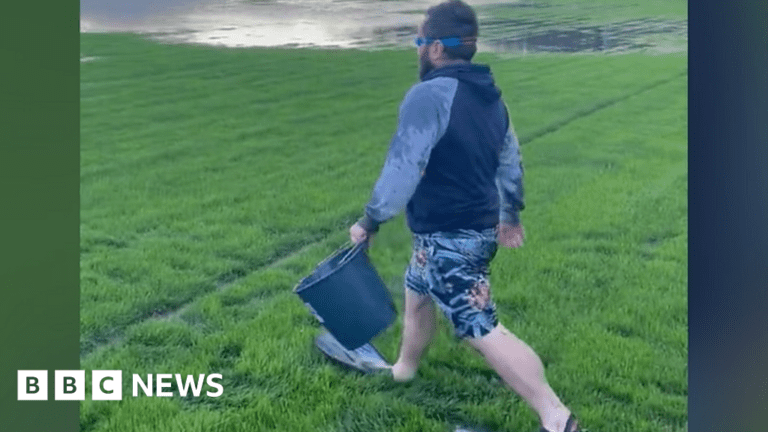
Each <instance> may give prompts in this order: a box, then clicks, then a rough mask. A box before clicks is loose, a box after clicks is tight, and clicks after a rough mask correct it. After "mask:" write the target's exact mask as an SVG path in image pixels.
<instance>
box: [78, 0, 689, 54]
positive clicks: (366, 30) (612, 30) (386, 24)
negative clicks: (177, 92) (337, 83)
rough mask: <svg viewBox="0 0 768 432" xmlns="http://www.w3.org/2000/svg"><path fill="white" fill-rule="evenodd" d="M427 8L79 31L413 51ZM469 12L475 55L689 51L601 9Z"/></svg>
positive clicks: (197, 14) (274, 14) (315, 11)
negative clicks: (474, 15) (475, 22)
mask: <svg viewBox="0 0 768 432" xmlns="http://www.w3.org/2000/svg"><path fill="white" fill-rule="evenodd" d="M431 4H432V3H431V2H428V1H426V0H401V1H373V2H372V1H369V0H349V1H332V0H328V1H326V0H307V1H301V0H270V1H247V0H246V1H241V0H230V1H226V2H224V3H220V2H216V3H209V4H198V5H197V6H196V7H195V8H194V9H192V10H187V11H186V12H184V13H176V14H174V15H169V14H166V15H162V16H153V17H148V18H145V19H142V20H141V22H140V23H138V22H136V21H134V22H133V24H128V23H127V22H125V23H123V24H122V25H120V26H118V25H115V24H114V23H113V24H111V25H104V24H99V23H97V22H96V21H94V20H92V19H91V18H89V17H88V16H87V11H84V15H83V22H81V28H82V31H84V32H89V31H93V32H106V31H129V32H134V33H141V34H146V35H149V36H150V37H152V38H154V39H156V40H160V41H163V42H168V43H191V44H203V45H214V46H224V47H232V48H238V47H257V46H259V47H270V46H271V47H289V48H291V47H295V48H300V47H318V48H356V49H381V48H405V47H413V37H414V36H415V34H416V31H417V26H418V24H419V22H420V21H421V20H422V19H423V14H424V11H426V9H427V7H429V6H430V5H431ZM473 6H475V7H476V9H477V12H478V18H479V20H480V29H481V31H480V43H479V46H478V50H479V51H493V52H507V53H535V52H561V53H578V52H622V51H629V50H656V51H665V52H679V51H686V50H687V31H688V25H687V21H686V20H684V19H680V20H669V19H666V20H665V19H661V18H656V19H635V20H625V21H621V22H608V23H605V24H603V23H599V24H597V23H596V21H597V22H599V21H601V20H605V18H602V19H601V18H599V17H597V16H596V15H597V14H599V13H602V14H605V12H606V11H605V7H598V6H597V5H591V6H587V5H579V6H578V7H576V6H569V7H565V6H558V5H550V4H548V3H543V2H533V1H518V2H512V3H505V2H500V1H498V0H478V1H476V2H474V3H473ZM627 7H628V6H627ZM614 8H618V9H621V6H614ZM618 9H617V13H618V12H620V11H619V10H618ZM616 16H621V14H618V15H616ZM608 20H610V19H608ZM92 60H93V58H86V59H81V62H87V61H92Z"/></svg>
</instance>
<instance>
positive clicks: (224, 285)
mask: <svg viewBox="0 0 768 432" xmlns="http://www.w3.org/2000/svg"><path fill="white" fill-rule="evenodd" d="M357 216H358V215H357V213H355V214H354V215H352V214H347V215H344V216H343V217H341V218H339V219H338V221H337V223H335V224H334V225H333V226H334V227H336V226H340V225H344V226H346V225H348V224H350V223H352V221H354V220H355V219H356V217H357ZM338 233H339V231H336V230H335V229H334V228H327V229H324V230H322V232H321V233H320V234H316V235H312V236H310V237H309V240H307V241H302V242H299V243H298V244H296V245H293V247H290V246H288V247H286V248H285V251H284V252H277V253H275V254H273V255H272V256H270V257H268V258H266V259H265V260H264V262H259V263H256V264H254V265H253V266H252V267H250V268H247V269H246V270H245V271H243V270H242V269H232V270H230V271H228V272H224V273H222V274H220V275H219V276H217V277H216V278H215V279H214V283H215V289H213V290H210V291H208V292H205V293H203V294H201V295H198V296H193V297H192V298H190V299H188V300H186V301H182V302H181V303H179V304H178V305H175V307H171V308H168V309H159V308H155V309H154V310H153V311H149V312H146V313H144V314H142V315H139V316H138V317H137V318H135V319H133V320H131V321H129V322H128V323H126V324H125V326H124V327H122V328H119V329H116V328H112V329H109V330H107V331H103V332H98V333H96V334H94V335H92V336H90V337H89V338H87V339H86V340H85V341H82V340H81V342H80V344H81V348H80V359H81V360H83V359H85V358H86V357H89V356H90V355H91V354H94V353H96V352H98V351H102V350H103V349H105V348H109V347H112V346H115V345H118V344H120V343H121V342H122V341H124V340H125V332H126V330H127V329H128V328H129V327H131V326H133V325H136V324H140V323H143V322H147V321H151V320H172V319H176V318H179V317H180V316H181V315H183V314H184V313H185V312H186V311H188V310H189V309H190V308H191V307H192V306H193V305H194V304H195V303H196V302H197V301H199V300H200V299H201V298H203V297H205V296H206V295H208V294H212V293H217V292H223V291H226V290H227V289H229V288H230V287H232V286H233V285H235V284H236V283H237V282H238V281H240V280H242V279H244V278H246V277H248V276H249V275H251V274H254V273H258V272H261V271H265V270H270V269H274V268H278V267H280V266H282V265H284V264H285V263H286V262H288V261H290V260H291V259H293V258H295V257H297V256H301V255H302V254H304V253H305V252H306V251H308V250H309V249H311V248H313V247H315V246H317V245H320V244H322V243H324V242H326V241H329V240H330V239H332V238H334V237H335V236H336V235H338ZM278 249H279V248H278ZM275 294H277V293H272V294H267V295H265V296H264V300H267V299H268V298H269V297H273V296H274V295H275ZM83 345H85V346H83Z"/></svg>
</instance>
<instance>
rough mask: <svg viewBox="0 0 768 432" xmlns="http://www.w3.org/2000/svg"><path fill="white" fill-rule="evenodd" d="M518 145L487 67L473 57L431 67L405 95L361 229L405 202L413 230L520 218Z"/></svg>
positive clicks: (487, 224)
mask: <svg viewBox="0 0 768 432" xmlns="http://www.w3.org/2000/svg"><path fill="white" fill-rule="evenodd" d="M524 207H525V204H524V201H523V167H522V162H521V157H520V146H519V143H518V141H517V137H516V135H515V132H514V128H513V126H512V123H511V121H510V120H509V113H508V112H507V107H506V105H505V104H504V102H503V100H502V99H501V91H500V90H499V89H498V88H497V87H496V86H495V84H494V81H493V76H492V75H491V71H490V69H489V68H488V67H487V66H484V65H478V64H471V63H466V64H460V65H450V66H445V67H441V68H439V69H435V70H433V71H431V72H429V73H428V74H427V75H426V76H424V78H423V79H422V81H421V82H420V83H417V84H416V85H414V86H413V87H411V89H410V90H409V91H408V93H407V94H406V95H405V99H404V100H403V102H402V104H401V105H400V111H399V120H398V127H397V132H396V133H395V135H394V136H393V137H392V141H391V143H390V146H389V152H388V154H387V159H386V162H385V163H384V168H383V169H382V171H381V175H380V176H379V179H378V181H377V182H376V185H375V187H374V189H373V194H372V197H371V200H370V202H369V203H368V205H367V206H366V208H365V216H364V217H363V218H362V219H361V220H360V221H359V223H360V225H361V226H362V227H363V228H365V229H366V230H367V231H369V232H372V231H376V230H377V229H378V226H379V224H381V223H383V222H385V221H387V220H388V219H390V218H392V217H394V216H395V215H397V214H398V213H399V212H400V211H402V210H403V208H407V213H406V214H407V218H408V225H409V227H410V228H411V231H413V232H414V233H432V232H446V231H454V230H458V229H474V230H482V229H486V228H492V227H495V226H496V225H497V224H498V223H499V221H500V220H501V221H503V222H507V223H510V224H513V225H516V224H518V223H519V215H518V213H519V211H520V210H522V209H523V208H524Z"/></svg>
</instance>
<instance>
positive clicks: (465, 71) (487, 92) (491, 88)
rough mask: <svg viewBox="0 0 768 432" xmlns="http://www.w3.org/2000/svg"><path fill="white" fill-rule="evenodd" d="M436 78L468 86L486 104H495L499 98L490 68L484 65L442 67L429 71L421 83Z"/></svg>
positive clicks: (468, 64)
mask: <svg viewBox="0 0 768 432" xmlns="http://www.w3.org/2000/svg"><path fill="white" fill-rule="evenodd" d="M438 77H449V78H456V79H457V80H459V81H460V82H462V83H464V84H466V85H467V86H469V88H471V89H472V90H473V91H474V92H475V93H477V94H478V95H479V96H480V97H481V98H482V99H483V100H485V101H487V102H488V103H491V102H496V101H497V100H499V98H500V97H501V90H500V89H499V88H498V87H496V83H495V82H494V80H493V75H492V74H491V68H489V67H488V66H486V65H480V64H473V63H462V64H456V65H449V66H443V67H441V68H438V69H434V70H432V71H430V72H429V73H428V74H427V75H425V76H424V78H423V79H422V81H429V80H431V79H434V78H438Z"/></svg>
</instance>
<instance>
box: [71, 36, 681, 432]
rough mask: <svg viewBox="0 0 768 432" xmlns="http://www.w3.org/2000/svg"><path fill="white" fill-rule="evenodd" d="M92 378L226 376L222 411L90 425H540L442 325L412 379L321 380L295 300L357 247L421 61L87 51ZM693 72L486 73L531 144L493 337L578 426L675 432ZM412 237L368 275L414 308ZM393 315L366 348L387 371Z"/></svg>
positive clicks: (143, 408)
mask: <svg viewBox="0 0 768 432" xmlns="http://www.w3.org/2000/svg"><path fill="white" fill-rule="evenodd" d="M82 52H83V53H84V55H88V56H96V57H98V58H99V60H97V61H93V62H89V63H85V64H82V65H81V112H82V120H81V140H82V152H81V160H82V168H81V202H82V209H81V219H82V228H81V239H82V240H81V244H82V252H81V267H82V278H81V286H82V288H81V299H82V301H81V302H82V303H81V327H82V337H81V347H82V357H81V362H82V367H83V368H84V369H87V370H92V369H118V370H123V371H124V376H125V377H126V379H125V382H124V389H123V391H124V394H126V395H130V393H131V391H132V389H131V386H130V379H127V378H128V377H130V375H131V374H134V373H138V374H149V373H153V374H158V373H181V374H190V375H196V374H200V373H221V374H222V375H223V380H222V383H223V385H224V389H225V390H224V394H223V395H222V396H221V397H219V398H208V397H200V398H194V397H189V396H188V397H180V396H175V397H173V398H162V399H158V398H151V399H150V398H144V397H140V398H132V397H126V398H124V400H123V401H122V402H119V403H118V402H98V401H96V402H94V401H85V402H83V404H82V410H81V425H82V429H83V430H88V431H90V430H93V431H125V430H135V431H144V430H146V431H176V430H178V431H182V430H183V431H190V430H201V431H202V430H206V431H208V430H221V431H240V430H248V431H253V430H258V431H262V430H265V431H267V430H274V431H305V430H306V431H316V430H321V431H447V430H451V426H452V425H455V424H459V423H467V424H475V425H477V424H479V425H484V426H486V427H488V428H491V429H494V430H533V429H535V426H536V419H535V417H534V415H533V414H532V413H531V412H530V411H528V409H527V408H526V407H525V405H524V403H523V402H522V401H521V400H520V399H519V398H517V397H516V396H514V395H513V393H511V392H510V391H509V390H507V389H505V388H504V387H503V386H502V385H501V384H500V383H499V381H498V379H497V377H496V376H495V374H493V373H492V372H491V371H490V370H489V369H488V368H487V367H486V366H485V365H484V363H483V361H482V360H481V359H480V358H479V357H477V356H476V355H475V354H474V353H473V352H472V351H471V350H470V349H468V348H467V347H465V346H463V345H460V344H457V343H456V341H455V340H454V339H453V338H452V336H451V335H450V331H449V328H448V326H447V325H446V324H445V322H441V331H440V332H439V333H438V335H437V337H436V340H435V343H434V344H433V347H432V349H431V351H430V352H429V353H428V354H427V356H426V358H425V361H424V364H423V367H422V369H421V370H420V373H419V377H418V379H417V380H415V381H414V382H412V383H410V384H406V385H396V384H394V383H392V382H391V381H390V380H388V379H386V378H385V377H367V376H359V375H357V374H355V373H351V372H346V371H343V370H340V369H338V368H336V367H334V366H332V365H330V364H328V363H327V362H326V361H325V360H324V358H323V357H322V356H321V355H320V354H319V353H318V352H317V351H316V350H314V349H313V348H312V339H313V337H314V336H315V335H316V334H317V333H318V332H319V331H320V328H319V326H318V324H317V323H316V322H315V321H314V319H313V318H312V317H311V316H310V315H309V313H308V312H307V310H306V309H305V308H304V306H303V305H302V304H301V302H300V301H299V300H298V299H297V298H296V296H295V295H294V294H292V293H291V289H292V288H293V287H294V285H295V284H296V283H297V282H298V280H299V279H300V278H301V277H302V276H305V275H306V274H307V273H308V272H309V271H311V269H312V268H313V266H314V265H315V264H316V263H318V262H319V261H320V260H321V259H323V258H324V257H325V256H327V255H328V254H329V253H331V252H332V251H333V250H334V249H336V248H337V247H339V246H340V245H341V244H342V243H343V242H344V241H345V239H346V237H345V230H346V228H347V226H348V224H350V223H351V222H352V221H354V220H355V219H356V218H357V217H358V216H360V211H361V209H362V206H363V205H364V203H365V202H366V200H367V198H368V196H369V193H370V188H371V186H372V184H373V182H374V181H375V179H376V177H377V175H378V171H379V169H380V167H381V164H382V163H383V157H384V154H385V152H386V147H387V144H388V140H389V137H390V136H391V134H392V132H393V130H394V127H395V119H396V112H397V105H398V103H399V102H400V100H401V98H402V95H403V94H404V92H405V91H406V90H407V89H408V87H409V86H410V85H411V84H412V83H413V82H414V77H415V75H416V66H415V55H414V53H413V52H412V51H380V52H353V51H321V50H271V49H247V50H221V49H214V48H205V47H192V46H167V45H161V44H155V43H151V42H147V41H144V40H141V39H140V38H138V37H134V36H127V35H82ZM686 60H687V59H686V58H685V56H680V55H658V56H646V55H640V54H637V55H621V56H597V55H582V56H553V55H535V56H525V57H510V58H501V57H492V56H489V55H488V56H481V57H480V58H479V59H478V61H480V62H485V63H489V64H490V65H491V66H492V68H493V71H494V75H495V77H496V79H497V82H498V85H499V87H500V88H501V89H502V91H503V93H504V97H505V99H506V101H507V102H508V104H509V107H510V111H511V113H512V118H513V120H514V122H515V125H516V129H517V132H518V135H519V136H520V139H521V142H522V143H523V157H524V161H525V165H526V188H527V203H528V208H527V209H526V210H525V212H524V213H523V221H524V224H525V226H526V232H527V242H526V245H525V247H524V248H522V249H520V250H502V251H500V252H499V254H498V255H497V258H496V260H495V261H494V263H493V268H492V271H493V275H492V279H491V283H492V286H493V290H494V291H493V292H494V299H495V300H496V302H497V303H498V307H499V314H500V319H501V321H502V322H504V323H505V324H506V325H507V326H508V327H509V328H510V329H511V330H512V331H513V332H515V333H516V334H517V335H518V336H520V337H521V338H522V339H524V340H526V341H527V342H529V343H530V344H531V345H532V346H533V348H534V349H535V350H536V351H537V352H538V353H539V354H540V356H541V357H542V360H543V361H544V362H545V364H546V366H547V374H548V378H549V380H550V382H551V383H552V385H553V387H554V388H555V389H556V391H557V392H558V393H559V394H560V395H561V396H562V397H563V399H564V401H565V402H566V403H567V404H568V405H569V406H571V407H572V408H573V409H574V411H575V412H576V413H577V414H578V415H579V416H580V418H581V419H582V420H583V423H584V424H585V425H586V426H587V427H588V428H589V430H593V431H598V430H617V431H633V432H635V431H638V432H641V431H648V432H650V431H654V432H655V431H682V430H685V424H686V419H687V416H686V409H687V404H686V398H687V362H686V353H687V322H686V316H687V314H686V308H687V304H686V268H687V261H686V256H687V254H686V244H687V234H686V195H687V193H686V185H687V166H686V141H687V137H686V130H687V128H686V108H687V107H686V100H687V91H686V79H687V76H686ZM409 242H410V238H409V234H408V232H407V229H406V228H405V224H404V221H403V218H402V217H398V218H396V219H395V220H394V221H392V222H390V223H388V224H386V225H385V226H384V227H383V228H382V230H381V232H380V234H379V235H378V236H377V238H376V239H375V243H374V247H373V249H372V250H371V258H372V260H373V261H374V262H375V264H376V266H377V268H378V269H379V271H380V273H381V275H382V277H383V278H384V280H385V281H386V282H387V283H388V285H389V286H390V289H391V290H392V292H393V295H394V297H395V302H396V304H397V306H398V308H399V309H400V310H402V292H401V289H402V288H401V284H402V273H403V270H404V266H405V265H406V262H407V259H408V256H409V247H410V244H409ZM400 329H401V322H400V321H399V320H398V322H397V323H396V324H395V325H394V326H392V327H391V328H390V329H388V330H387V331H386V332H385V333H384V334H383V335H381V336H380V337H379V338H378V339H377V340H376V345H377V347H378V348H379V350H380V351H381V352H382V353H383V355H384V356H385V357H387V358H388V359H389V360H394V358H395V355H396V352H397V347H398V344H399V331H400Z"/></svg>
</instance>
